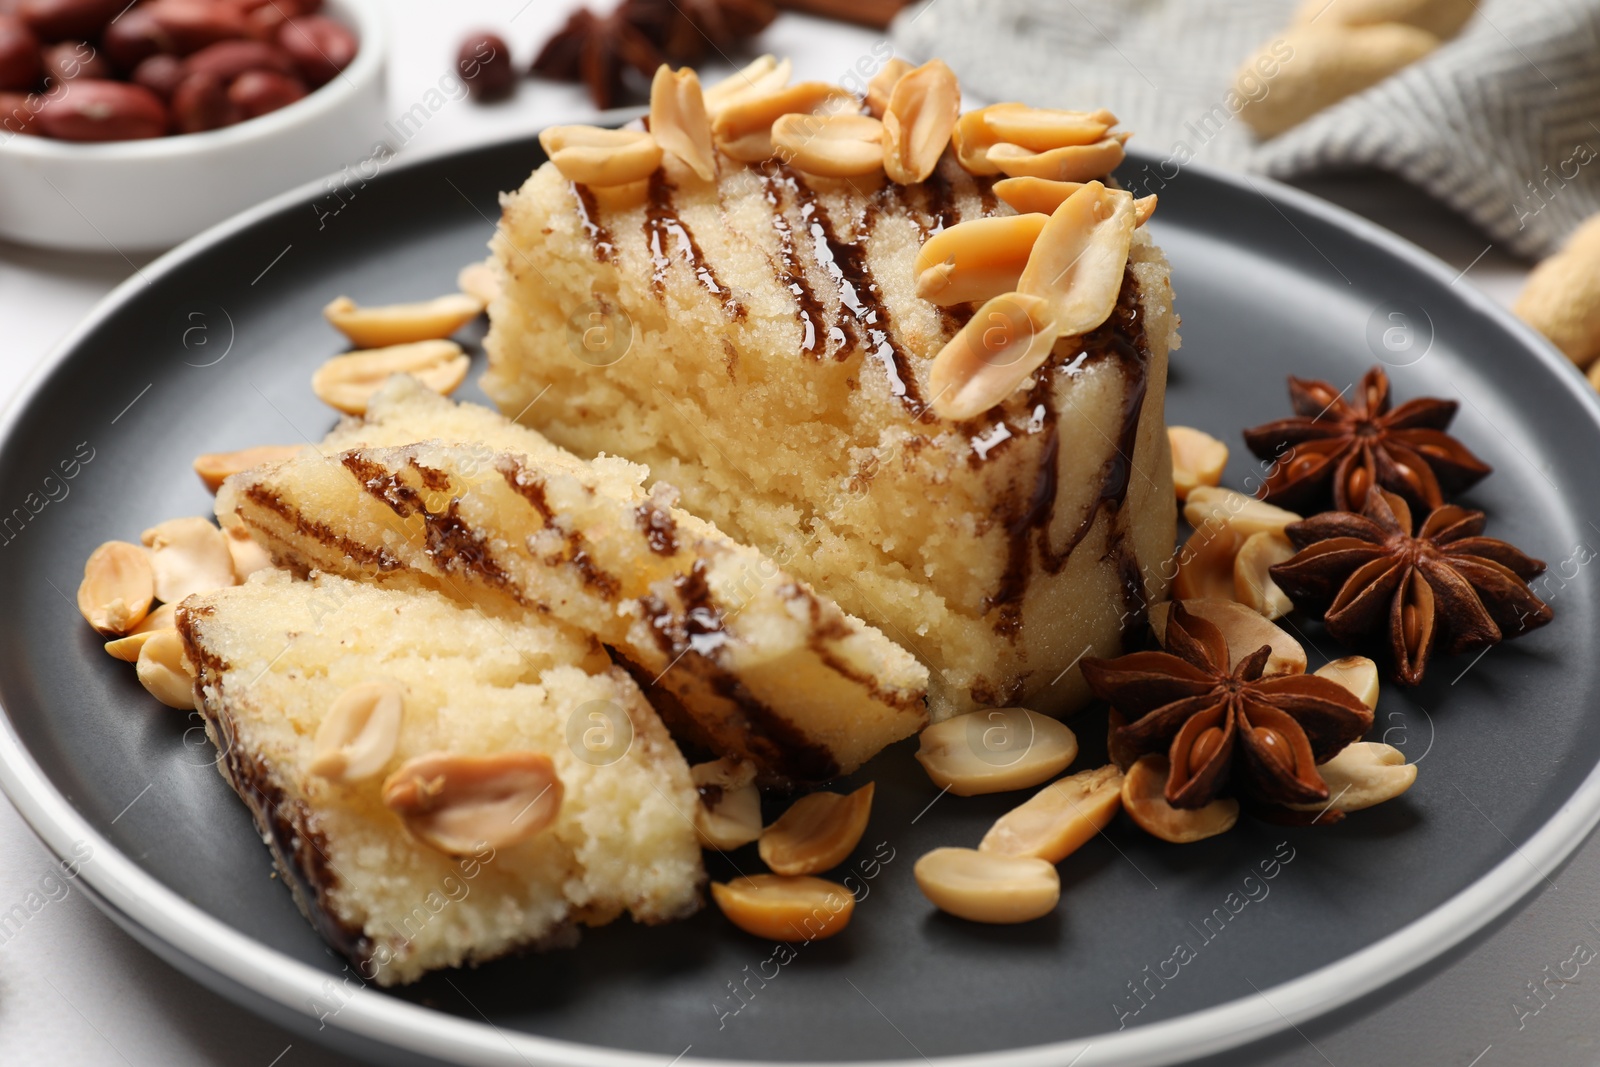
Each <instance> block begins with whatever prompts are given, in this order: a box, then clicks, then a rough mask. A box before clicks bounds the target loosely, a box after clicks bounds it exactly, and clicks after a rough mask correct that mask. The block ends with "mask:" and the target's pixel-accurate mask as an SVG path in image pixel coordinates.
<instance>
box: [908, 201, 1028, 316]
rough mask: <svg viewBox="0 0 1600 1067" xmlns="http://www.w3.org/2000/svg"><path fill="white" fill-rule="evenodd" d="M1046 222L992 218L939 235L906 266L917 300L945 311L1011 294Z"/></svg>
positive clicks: (1014, 217) (1022, 217)
mask: <svg viewBox="0 0 1600 1067" xmlns="http://www.w3.org/2000/svg"><path fill="white" fill-rule="evenodd" d="M1048 221H1050V216H1048V215H1038V214H1033V215H992V216H989V217H987V218H978V219H969V220H968V221H966V222H958V223H957V224H956V225H954V226H951V227H949V228H948V229H945V230H940V231H939V232H938V233H936V234H934V235H933V236H932V237H930V238H928V239H927V240H926V241H924V242H923V245H922V247H921V248H920V249H918V251H917V258H916V261H915V262H914V263H913V265H912V268H911V269H912V270H913V271H915V272H916V276H917V295H918V296H920V297H921V298H922V299H924V300H929V301H932V302H933V303H935V304H939V305H942V306H946V307H948V306H950V305H951V304H967V303H971V302H974V301H987V300H992V299H994V298H995V297H997V296H999V295H1000V294H1002V293H1009V292H1011V291H1013V290H1014V289H1016V287H1017V281H1018V280H1019V279H1020V278H1021V277H1022V271H1023V269H1024V268H1025V267H1027V265H1028V257H1029V256H1030V255H1032V254H1033V244H1034V242H1035V241H1037V240H1038V239H1039V234H1040V232H1041V231H1042V230H1043V229H1044V226H1045V223H1046V222H1048Z"/></svg>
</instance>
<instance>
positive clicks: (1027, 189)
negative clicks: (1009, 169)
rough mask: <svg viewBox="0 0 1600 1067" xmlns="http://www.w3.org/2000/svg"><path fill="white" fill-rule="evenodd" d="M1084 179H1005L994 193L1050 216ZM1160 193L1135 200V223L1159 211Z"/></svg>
mask: <svg viewBox="0 0 1600 1067" xmlns="http://www.w3.org/2000/svg"><path fill="white" fill-rule="evenodd" d="M1085 184H1086V183H1084V182H1053V181H1050V180H1049V179H1048V178H1001V179H1000V180H999V181H997V182H995V183H994V195H996V196H998V197H999V198H1000V199H1001V200H1003V201H1005V202H1006V203H1007V204H1010V205H1011V206H1012V207H1013V208H1015V209H1016V210H1018V211H1021V212H1034V211H1036V212H1039V213H1041V214H1045V215H1049V214H1051V213H1053V212H1054V211H1055V209H1056V208H1058V207H1060V206H1061V203H1062V201H1064V200H1066V198H1067V197H1069V196H1071V195H1072V194H1073V193H1075V192H1077V191H1078V190H1079V189H1082V188H1083V187H1084V185H1085ZM1155 210H1156V195H1155V194H1154V193H1151V194H1150V195H1149V196H1142V197H1140V198H1139V199H1137V200H1135V201H1134V202H1133V221H1134V225H1135V226H1143V225H1144V224H1145V223H1147V222H1149V221H1150V216H1151V215H1153V214H1155Z"/></svg>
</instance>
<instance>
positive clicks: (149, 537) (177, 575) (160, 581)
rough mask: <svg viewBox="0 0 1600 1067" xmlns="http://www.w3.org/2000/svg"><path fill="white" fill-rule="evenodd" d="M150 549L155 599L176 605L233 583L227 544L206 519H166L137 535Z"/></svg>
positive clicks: (218, 531) (231, 562) (231, 557)
mask: <svg viewBox="0 0 1600 1067" xmlns="http://www.w3.org/2000/svg"><path fill="white" fill-rule="evenodd" d="M139 540H141V541H143V542H144V544H145V546H146V547H147V548H149V549H150V566H151V568H152V570H153V571H154V573H155V589H156V597H157V598H158V599H160V600H164V601H166V602H167V603H169V604H176V603H178V602H179V601H181V600H183V599H184V598H185V597H188V596H192V595H194V594H195V593H209V592H211V591H212V590H214V589H226V588H227V587H228V586H230V585H233V584H234V583H235V578H234V573H233V555H232V553H230V552H229V551H228V542H227V539H226V538H225V537H223V536H222V531H221V530H219V529H217V528H216V527H215V526H213V525H212V524H211V522H210V521H209V520H207V519H202V518H200V517H199V516H194V517H192V518H185V519H168V520H167V521H166V522H164V523H162V524H160V525H159V526H152V527H151V528H150V529H148V530H146V531H145V532H144V533H142V534H140V535H139Z"/></svg>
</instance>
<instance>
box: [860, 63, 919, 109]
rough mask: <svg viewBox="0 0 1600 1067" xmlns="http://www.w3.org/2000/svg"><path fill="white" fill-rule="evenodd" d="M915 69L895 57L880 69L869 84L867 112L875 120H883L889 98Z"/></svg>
mask: <svg viewBox="0 0 1600 1067" xmlns="http://www.w3.org/2000/svg"><path fill="white" fill-rule="evenodd" d="M913 69H914V68H913V67H912V66H911V64H910V63H907V62H906V61H905V60H903V59H901V58H900V57H899V56H894V57H892V58H891V59H890V60H889V61H888V62H887V63H885V64H884V65H883V66H882V67H880V68H879V70H878V73H876V74H874V75H873V76H872V80H871V81H869V82H867V99H866V104H867V111H868V112H870V113H871V114H872V116H873V117H874V118H880V119H881V118H883V113H884V112H885V111H887V110H888V108H889V97H890V95H892V94H893V93H894V87H895V86H896V85H897V84H898V83H899V81H900V79H901V78H904V77H905V76H906V75H907V74H909V73H911V71H912V70H913Z"/></svg>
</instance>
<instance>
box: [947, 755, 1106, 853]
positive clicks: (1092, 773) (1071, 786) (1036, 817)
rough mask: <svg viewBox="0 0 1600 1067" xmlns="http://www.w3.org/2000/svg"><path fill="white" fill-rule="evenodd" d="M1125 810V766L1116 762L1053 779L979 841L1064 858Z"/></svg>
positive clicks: (1001, 849) (989, 848)
mask: <svg viewBox="0 0 1600 1067" xmlns="http://www.w3.org/2000/svg"><path fill="white" fill-rule="evenodd" d="M1121 810H1122V772H1121V771H1120V770H1118V769H1117V766H1116V764H1114V763H1108V764H1106V765H1105V766H1104V767H1096V768H1095V769H1093V770H1088V771H1079V772H1078V773H1077V774H1071V775H1068V776H1067V777H1065V778H1061V779H1059V780H1057V781H1054V782H1051V783H1050V784H1049V785H1047V786H1045V787H1044V788H1043V789H1041V790H1039V791H1038V792H1037V793H1035V794H1034V795H1033V796H1032V797H1031V798H1029V799H1028V800H1027V801H1025V802H1024V803H1022V804H1021V805H1019V806H1017V807H1015V808H1012V809H1011V810H1010V811H1008V812H1006V813H1005V814H1004V815H1002V816H1000V818H999V819H998V820H997V821H996V822H995V824H994V825H993V826H991V827H990V828H989V832H988V833H986V834H984V835H983V840H982V841H980V842H978V851H979V852H993V853H997V854H999V855H1002V856H1034V857H1037V858H1038V859H1042V860H1046V861H1048V862H1050V863H1060V862H1061V861H1062V860H1064V859H1066V858H1067V857H1068V856H1070V855H1071V854H1072V853H1074V852H1076V851H1077V850H1078V849H1080V848H1082V847H1083V845H1084V844H1085V843H1086V842H1087V841H1088V840H1089V839H1090V838H1092V837H1094V835H1095V834H1097V833H1099V832H1100V831H1101V830H1104V829H1105V828H1106V827H1107V826H1109V825H1110V824H1111V820H1112V819H1114V818H1116V817H1117V812H1119V811H1121Z"/></svg>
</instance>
